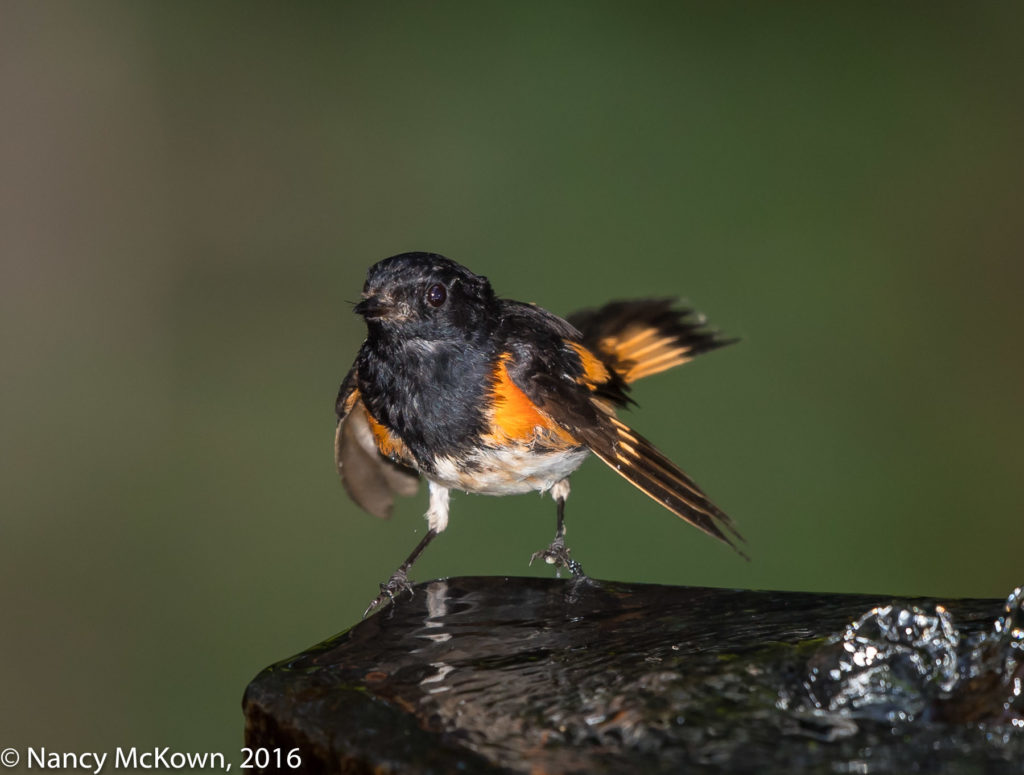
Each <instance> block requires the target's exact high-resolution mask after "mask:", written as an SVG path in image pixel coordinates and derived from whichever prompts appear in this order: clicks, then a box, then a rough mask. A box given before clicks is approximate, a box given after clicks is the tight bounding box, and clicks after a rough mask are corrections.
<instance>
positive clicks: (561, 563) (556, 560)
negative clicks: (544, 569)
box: [530, 537, 586, 579]
mask: <svg viewBox="0 0 1024 775" xmlns="http://www.w3.org/2000/svg"><path fill="white" fill-rule="evenodd" d="M537 559H541V560H544V562H546V563H547V564H548V565H554V566H555V575H557V576H561V573H560V569H561V568H566V569H567V570H568V571H569V572H570V573H571V574H572V576H573V578H577V579H578V578H582V577H583V576H585V575H586V574H585V573H584V572H583V566H582V565H580V564H579V563H578V562H576V560H574V559H572V557H570V556H569V547H568V546H566V545H565V539H564V538H562V537H558V538H556V539H555V540H554V541H552V542H551V545H550V546H549V547H548V548H547V549H542V550H541V551H539V552H534V553H533V556H531V557H530V565H533V562H534V560H537Z"/></svg>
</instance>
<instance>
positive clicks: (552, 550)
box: [530, 479, 586, 578]
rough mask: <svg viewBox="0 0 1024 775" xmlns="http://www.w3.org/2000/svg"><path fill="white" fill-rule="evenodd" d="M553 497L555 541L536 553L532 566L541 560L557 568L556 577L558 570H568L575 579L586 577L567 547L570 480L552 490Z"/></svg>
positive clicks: (565, 480)
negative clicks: (566, 506) (555, 514)
mask: <svg viewBox="0 0 1024 775" xmlns="http://www.w3.org/2000/svg"><path fill="white" fill-rule="evenodd" d="M551 495H552V497H554V499H555V504H556V508H557V512H558V523H557V527H556V528H555V539H554V540H553V541H552V542H551V544H550V545H549V546H548V548H547V549H543V550H541V551H539V552H534V553H533V556H532V557H531V558H530V564H531V565H533V561H534V560H536V559H538V558H541V559H543V560H544V562H546V563H548V564H549V565H554V566H555V569H556V570H555V574H556V575H561V574H560V572H559V570H558V569H560V568H567V569H568V570H569V572H570V573H571V574H572V575H573V578H581V577H583V576H585V575H586V574H584V573H583V566H582V565H580V564H579V563H578V562H576V560H574V559H572V557H570V556H569V555H570V551H569V547H568V546H566V545H565V499H566V498H567V497H568V496H569V480H568V479H563V480H562V481H560V482H558V483H557V484H556V485H555V486H554V487H552V488H551Z"/></svg>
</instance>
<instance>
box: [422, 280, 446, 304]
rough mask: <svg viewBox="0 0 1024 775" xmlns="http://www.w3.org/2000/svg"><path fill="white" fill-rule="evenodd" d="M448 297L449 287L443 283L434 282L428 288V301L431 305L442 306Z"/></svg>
mask: <svg viewBox="0 0 1024 775" xmlns="http://www.w3.org/2000/svg"><path fill="white" fill-rule="evenodd" d="M447 298H448V289H447V288H445V287H444V285H442V284H441V283H434V284H433V285H431V286H430V287H429V288H428V289H427V303H428V304H430V306H431V307H440V306H441V305H442V304H444V302H445V299H447Z"/></svg>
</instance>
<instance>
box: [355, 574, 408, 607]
mask: <svg viewBox="0 0 1024 775" xmlns="http://www.w3.org/2000/svg"><path fill="white" fill-rule="evenodd" d="M405 591H408V592H409V597H412V594H413V591H412V584H411V583H409V577H408V575H406V573H405V571H404V570H401V569H399V570H396V571H395V572H394V573H392V574H391V578H389V579H388V580H387V581H386V582H384V583H383V584H381V585H380V594H379V595H377V597H375V598H374V599H373V600H371V601H370V604H369V605H368V606H366V610H365V611H363V618H364V619H365V618H366V617H367V616H369V614H370V611H372V610H374V609H375V608H377V607H379V606H382V605H384V603H385V602H386V601H388V600H390V601H391V603H392V605H394V603H395V602H396V601H395V598H396V597H397V596H398V595H400V594H402V593H403V592H405Z"/></svg>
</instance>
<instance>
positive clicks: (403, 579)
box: [363, 530, 437, 618]
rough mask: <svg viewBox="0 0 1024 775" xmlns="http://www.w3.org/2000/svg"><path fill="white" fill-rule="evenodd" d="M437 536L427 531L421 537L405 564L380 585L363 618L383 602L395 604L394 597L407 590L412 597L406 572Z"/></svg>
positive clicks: (435, 533) (433, 532) (434, 532)
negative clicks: (377, 593)
mask: <svg viewBox="0 0 1024 775" xmlns="http://www.w3.org/2000/svg"><path fill="white" fill-rule="evenodd" d="M436 535H437V531H436V530H428V531H427V534H426V535H425V536H423V539H422V540H421V541H420V542H419V543H418V544H416V548H415V549H413V550H412V553H411V554H410V555H409V556H408V557H406V558H405V562H403V563H402V564H401V565H399V566H398V570H396V571H395V572H394V573H392V574H391V578H389V579H388V580H387V581H386V582H384V583H383V584H381V585H380V594H379V595H377V597H375V598H374V599H373V600H372V601H371V602H370V604H369V605H368V606H366V610H365V611H363V617H364V618H365V617H366V616H367V614H369V613H370V611H372V610H373V609H374V608H376V607H377V606H380V605H383V604H384V602H385V601H387V600H390V601H391V602H392V603H394V602H395V596H396V595H400V594H401V593H402V592H404V591H405V590H409V595H410V597H411V596H412V584H410V583H409V576H408V570H409V568H411V567H412V564H413V563H414V562H416V558H417V557H419V556H420V554H421V553H422V552H423V550H424V549H426V548H427V544H429V543H430V542H431V541H433V540H434V537H435V536H436Z"/></svg>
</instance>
